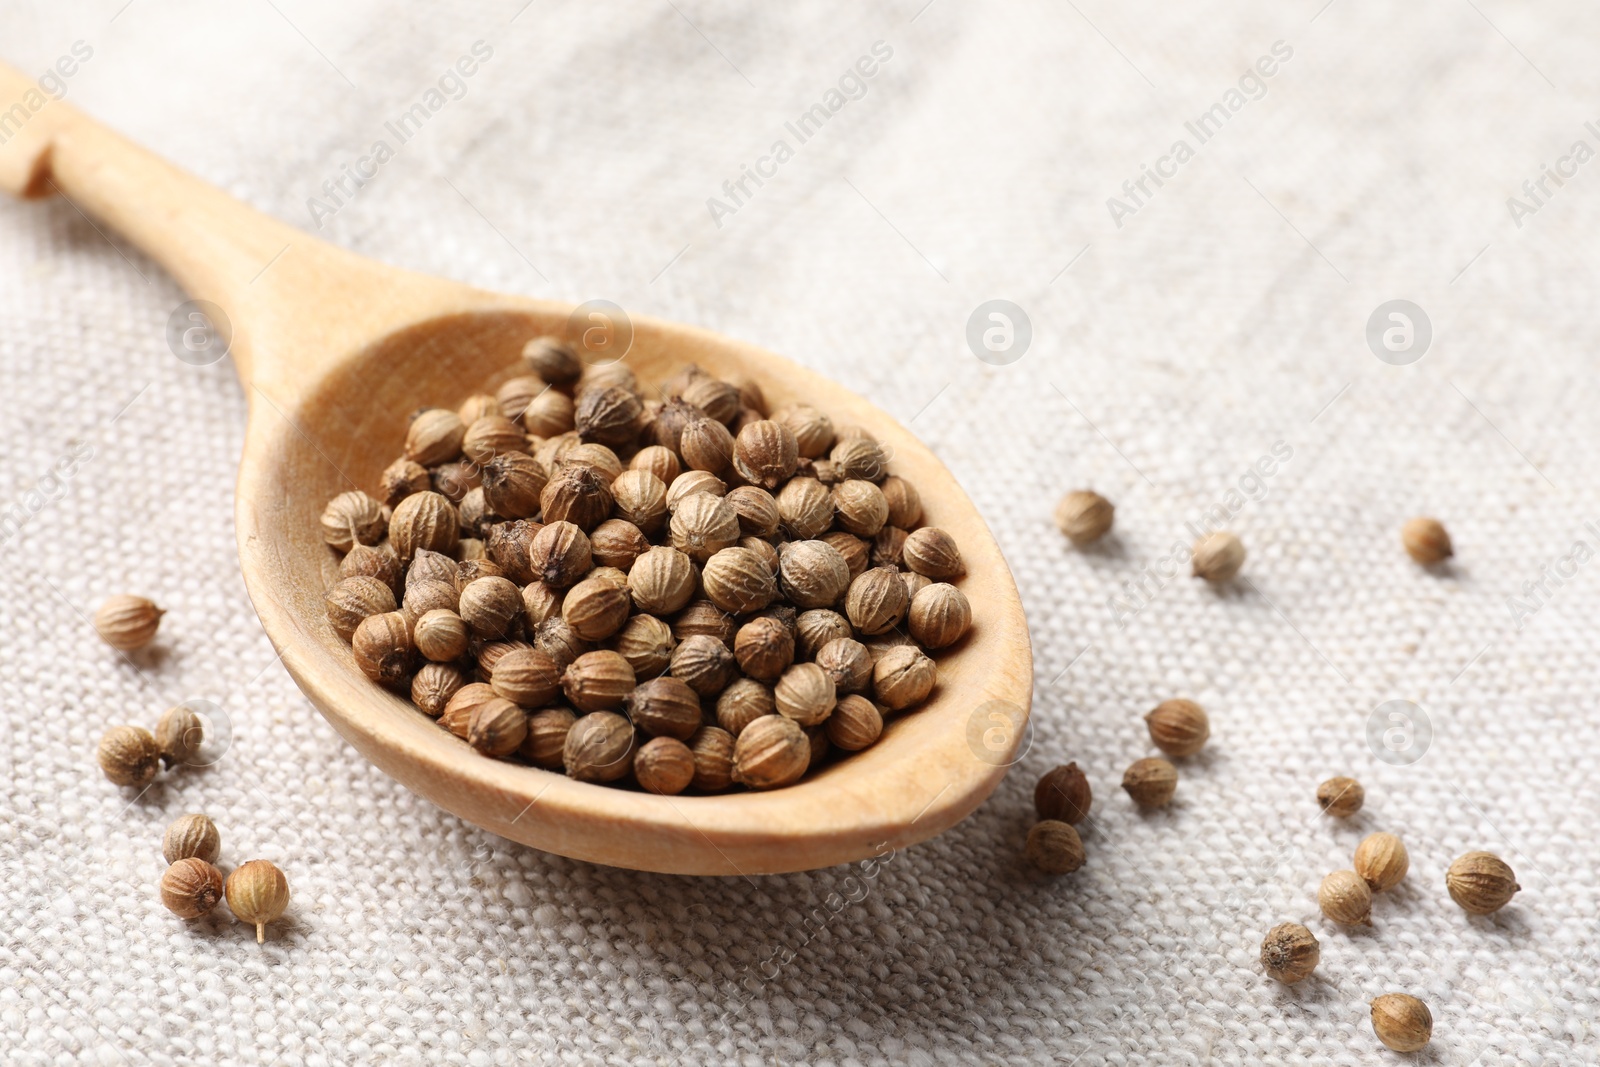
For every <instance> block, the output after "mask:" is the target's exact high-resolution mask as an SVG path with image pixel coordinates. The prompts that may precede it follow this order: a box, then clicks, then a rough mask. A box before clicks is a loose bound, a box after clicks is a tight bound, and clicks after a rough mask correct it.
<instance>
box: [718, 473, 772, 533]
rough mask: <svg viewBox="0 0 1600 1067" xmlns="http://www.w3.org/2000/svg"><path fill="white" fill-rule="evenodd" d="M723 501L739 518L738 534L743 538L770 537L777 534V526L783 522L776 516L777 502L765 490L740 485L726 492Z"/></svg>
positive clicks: (753, 486) (758, 487)
mask: <svg viewBox="0 0 1600 1067" xmlns="http://www.w3.org/2000/svg"><path fill="white" fill-rule="evenodd" d="M725 499H726V500H727V501H728V504H729V506H730V507H732V508H733V512H734V514H735V515H737V516H738V517H739V532H740V533H742V534H743V535H744V536H745V537H772V536H773V535H775V534H776V533H777V532H778V524H779V523H780V522H782V521H783V520H782V518H781V517H780V516H779V515H778V502H777V501H776V500H774V499H773V497H772V494H771V493H769V492H767V491H766V490H765V489H762V488H761V487H760V486H755V485H741V486H739V487H738V488H737V489H730V490H728V493H727V495H726V497H725Z"/></svg>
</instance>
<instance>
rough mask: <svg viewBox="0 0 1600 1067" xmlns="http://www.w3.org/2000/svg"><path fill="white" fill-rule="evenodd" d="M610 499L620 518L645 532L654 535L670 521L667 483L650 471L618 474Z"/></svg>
mask: <svg viewBox="0 0 1600 1067" xmlns="http://www.w3.org/2000/svg"><path fill="white" fill-rule="evenodd" d="M611 496H612V501H613V504H614V508H615V510H616V513H617V515H618V517H619V518H622V519H626V520H627V521H628V522H631V523H632V524H633V525H634V526H636V527H637V528H638V529H639V530H640V531H642V532H643V533H646V534H654V533H656V532H658V531H659V530H660V529H661V527H662V526H663V525H664V524H665V523H666V521H667V486H666V483H664V482H663V481H662V480H661V479H660V478H658V477H656V475H655V474H653V473H651V472H650V471H648V470H626V471H623V472H622V473H621V474H619V475H617V478H616V480H615V481H613V482H612V483H611ZM602 525H603V524H602Z"/></svg>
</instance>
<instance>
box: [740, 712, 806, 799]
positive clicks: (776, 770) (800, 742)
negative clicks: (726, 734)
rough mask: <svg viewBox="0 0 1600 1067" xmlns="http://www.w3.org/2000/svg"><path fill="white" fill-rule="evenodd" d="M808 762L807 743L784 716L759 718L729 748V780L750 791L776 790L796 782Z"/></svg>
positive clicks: (802, 733) (804, 770) (792, 721)
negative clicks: (730, 773)
mask: <svg viewBox="0 0 1600 1067" xmlns="http://www.w3.org/2000/svg"><path fill="white" fill-rule="evenodd" d="M810 763H811V741H810V739H809V738H808V737H807V736H806V733H805V731H804V730H802V729H801V728H800V727H799V725H798V724H796V723H795V721H794V720H793V719H790V718H789V717H788V716H786V715H763V716H762V717H761V718H759V719H757V720H755V721H754V722H752V723H751V724H750V725H748V726H746V727H745V728H744V730H743V731H742V732H741V733H740V734H739V737H738V740H737V741H735V742H734V747H733V780H734V781H735V782H738V783H739V784H740V785H744V786H748V787H749V788H751V789H776V788H778V787H779V786H785V785H789V784H791V783H793V782H796V781H799V779H800V776H801V775H803V774H805V773H806V768H807V767H808V766H810Z"/></svg>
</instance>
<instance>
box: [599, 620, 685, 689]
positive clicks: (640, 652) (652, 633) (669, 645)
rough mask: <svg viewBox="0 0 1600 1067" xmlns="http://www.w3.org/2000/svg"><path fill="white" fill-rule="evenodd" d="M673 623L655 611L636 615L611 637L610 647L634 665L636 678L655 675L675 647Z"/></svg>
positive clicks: (659, 672) (664, 669)
mask: <svg viewBox="0 0 1600 1067" xmlns="http://www.w3.org/2000/svg"><path fill="white" fill-rule="evenodd" d="M677 644H678V642H677V639H676V638H674V637H673V636H672V627H670V626H668V625H667V624H666V623H665V622H663V621H662V620H661V619H659V618H657V617H656V616H654V615H635V616H633V618H631V619H629V620H628V622H627V624H626V625H624V626H623V627H622V629H621V630H620V631H618V633H617V636H616V637H615V638H613V639H612V642H611V649H612V651H614V652H616V653H617V654H618V655H619V656H621V657H622V658H623V659H625V660H627V661H628V666H630V667H632V668H633V673H634V677H636V678H641V679H643V678H654V677H656V676H657V675H659V674H661V673H663V672H664V671H666V669H667V667H668V666H669V665H670V664H671V663H672V650H673V649H674V648H676V647H677Z"/></svg>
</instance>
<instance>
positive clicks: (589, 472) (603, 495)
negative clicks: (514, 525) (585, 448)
mask: <svg viewBox="0 0 1600 1067" xmlns="http://www.w3.org/2000/svg"><path fill="white" fill-rule="evenodd" d="M539 506H540V509H541V510H542V511H543V512H544V521H545V522H547V523H551V522H562V521H566V522H570V523H572V524H573V525H575V526H577V527H578V528H579V529H581V530H583V531H585V532H587V531H589V530H592V529H594V528H595V527H596V526H599V525H600V524H601V523H602V522H604V521H606V519H608V518H610V517H611V487H610V486H609V485H607V484H606V481H605V479H604V478H602V477H601V476H600V475H599V474H596V473H595V471H594V468H592V467H585V466H581V465H580V466H571V467H566V466H564V467H562V468H561V469H560V470H558V471H556V473H555V475H554V476H552V477H551V479H550V481H549V482H548V483H546V484H545V487H544V492H543V493H542V494H541V495H540V497H539Z"/></svg>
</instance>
